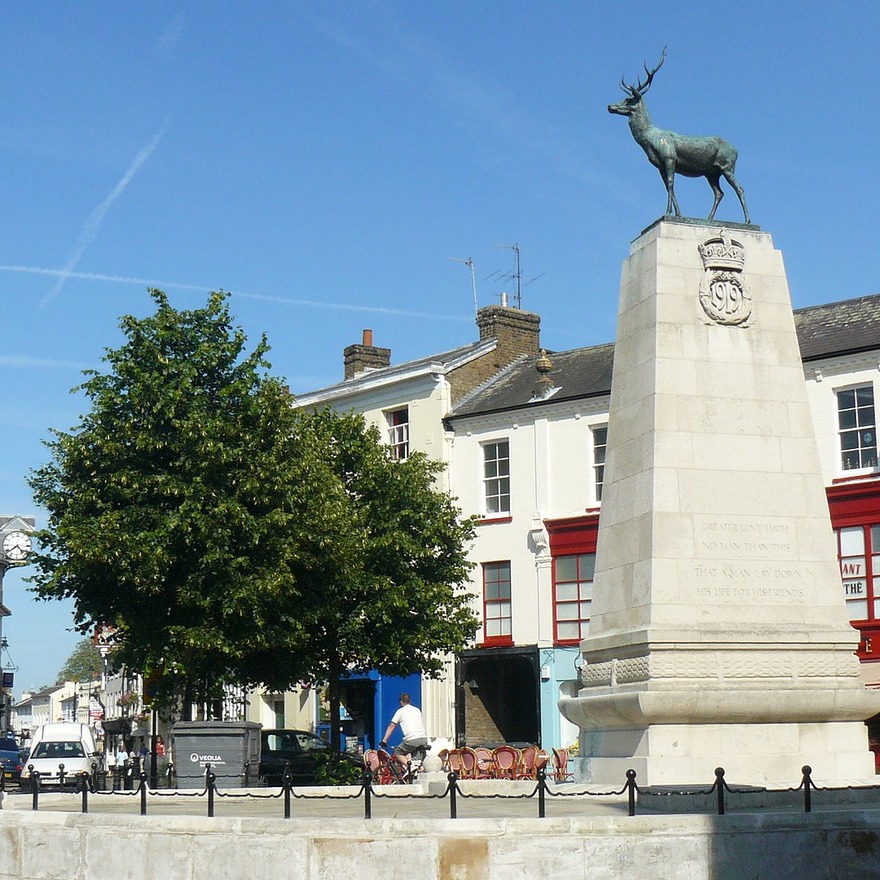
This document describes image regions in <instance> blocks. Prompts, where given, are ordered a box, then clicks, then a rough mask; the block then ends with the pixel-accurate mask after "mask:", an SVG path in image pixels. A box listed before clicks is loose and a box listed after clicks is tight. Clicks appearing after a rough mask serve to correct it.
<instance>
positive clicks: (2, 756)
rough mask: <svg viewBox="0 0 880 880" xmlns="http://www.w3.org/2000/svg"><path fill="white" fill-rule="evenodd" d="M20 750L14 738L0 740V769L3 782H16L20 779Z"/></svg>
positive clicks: (8, 737)
mask: <svg viewBox="0 0 880 880" xmlns="http://www.w3.org/2000/svg"><path fill="white" fill-rule="evenodd" d="M22 764H23V762H22V759H21V750H20V749H19V747H18V743H17V742H16V741H15V737H13V736H7V737H4V738H3V739H0V767H2V773H3V781H4V782H18V780H19V779H21V768H22Z"/></svg>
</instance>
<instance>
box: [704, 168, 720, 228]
mask: <svg viewBox="0 0 880 880" xmlns="http://www.w3.org/2000/svg"><path fill="white" fill-rule="evenodd" d="M706 180H708V181H709V186H711V187H712V192H713V193H715V204H714V205H712V210H711V211H710V212H709V219H710V220H714V219H715V212H716V211H717V210H718V206H719V205H720V204H721V200H722V199H723V198H724V191H723V190H722V189H721V185H720V182H721V172H720V171H713V172H711V173H710V174H707V175H706Z"/></svg>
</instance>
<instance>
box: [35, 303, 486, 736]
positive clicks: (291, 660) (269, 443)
mask: <svg viewBox="0 0 880 880" xmlns="http://www.w3.org/2000/svg"><path fill="white" fill-rule="evenodd" d="M151 296H152V297H153V300H154V301H155V304H156V312H155V314H154V315H152V316H149V317H147V318H135V317H131V316H128V317H125V318H123V319H122V322H121V326H122V330H123V333H124V335H125V337H126V341H125V343H124V344H123V345H122V346H121V347H120V348H118V349H112V350H108V351H107V352H106V354H105V358H104V360H105V363H106V364H107V365H108V370H107V371H106V372H103V373H101V372H97V371H91V372H89V373H88V374H87V379H86V381H85V382H84V384H83V385H82V386H81V390H82V391H83V392H84V393H85V395H86V397H87V398H88V399H89V401H90V403H91V409H90V411H89V412H88V413H87V414H86V415H84V416H82V417H81V419H80V422H79V424H78V425H77V426H76V427H74V428H73V429H72V430H71V431H68V432H65V431H55V432H53V437H52V439H50V440H49V441H48V442H47V446H48V448H49V450H50V452H51V461H50V462H49V463H48V464H46V465H44V466H43V467H41V468H39V469H38V470H36V471H35V472H34V473H33V474H32V475H31V478H30V485H31V487H32V489H33V491H34V496H35V500H36V501H37V503H38V504H40V505H41V506H42V507H43V508H45V509H46V510H47V511H48V513H49V520H48V524H47V527H46V529H44V530H43V531H42V532H40V533H39V534H38V536H37V537H38V538H39V546H40V551H39V552H38V554H37V555H36V556H35V559H34V562H35V565H36V574H34V575H33V576H32V577H31V581H32V582H33V583H34V585H35V586H34V589H35V591H36V593H37V595H38V596H40V597H41V598H44V599H56V598H57V599H64V598H71V599H73V602H74V616H75V623H76V625H77V627H78V628H79V629H80V630H81V631H82V632H89V631H91V630H92V629H93V628H94V627H95V626H96V625H99V624H100V625H105V626H107V625H109V626H112V627H115V628H116V637H117V643H118V647H117V648H116V650H115V651H114V660H115V662H116V663H117V665H121V664H125V665H126V666H127V667H128V668H130V669H137V670H139V671H141V672H143V673H144V674H145V675H147V676H149V677H150V678H151V679H152V681H153V682H155V684H156V685H157V690H158V695H159V696H158V698H159V702H160V703H165V704H166V705H167V704H170V703H171V701H172V699H173V698H180V697H181V696H182V697H183V705H184V706H185V707H188V706H189V705H190V703H191V702H192V701H209V700H214V699H217V698H219V697H220V696H221V694H222V689H223V686H224V685H227V684H234V685H260V684H262V685H265V686H266V687H268V688H270V689H272V690H283V689H286V688H288V687H290V686H292V685H293V684H295V683H296V682H298V681H304V680H308V681H316V682H317V681H320V682H326V683H327V687H328V692H329V693H328V695H329V697H330V703H331V720H332V722H333V724H332V730H333V737H334V744H335V745H336V746H337V748H338V728H339V724H338V721H339V699H338V680H339V677H340V676H342V675H344V674H345V673H346V672H347V671H349V670H357V669H370V668H378V669H379V670H380V671H382V672H384V673H389V674H405V673H410V672H415V671H422V672H423V673H424V674H426V675H428V676H439V675H440V674H441V673H442V670H443V659H442V657H443V655H444V654H446V653H449V652H454V651H456V650H459V649H460V648H461V647H463V646H464V645H465V644H466V643H467V641H468V640H469V639H470V638H472V637H473V634H474V632H475V630H476V619H475V617H474V615H473V612H472V611H471V610H470V603H469V597H468V594H467V593H466V591H465V590H464V588H463V586H462V585H463V584H464V583H465V581H466V579H467V574H468V571H469V569H470V563H469V562H468V561H467V557H466V547H467V545H468V544H469V543H470V541H471V539H472V538H473V523H472V522H471V521H470V520H464V521H462V520H461V519H460V517H459V512H458V510H457V509H456V507H455V504H454V502H453V500H452V499H451V498H450V497H449V496H448V495H446V494H445V493H442V492H440V491H438V490H437V489H436V487H435V484H434V480H435V477H436V474H437V473H438V471H439V469H440V467H441V466H440V465H438V464H437V463H434V462H431V461H430V460H428V459H427V458H426V457H425V456H423V455H412V456H410V458H408V459H407V460H405V461H401V462H394V461H391V460H390V459H389V457H388V455H387V450H386V449H385V447H384V446H383V445H382V443H381V439H380V436H379V433H378V431H377V430H376V429H375V428H367V427H366V425H365V423H364V420H363V418H362V417H360V416H356V415H338V414H335V413H332V412H330V411H319V412H316V413H308V412H305V411H303V410H299V409H297V408H296V407H295V406H293V405H291V399H290V396H289V393H288V392H287V390H286V388H285V387H284V386H283V385H282V384H281V382H280V381H279V380H277V379H273V378H271V377H270V376H268V375H267V370H268V367H269V365H268V363H267V362H266V360H265V354H266V352H267V350H268V346H267V344H266V340H265V339H262V340H261V341H260V343H259V344H258V345H257V346H256V347H255V349H254V351H253V352H252V353H250V354H247V353H246V352H245V342H246V340H245V337H244V334H243V332H242V331H241V330H240V329H238V328H234V327H233V326H232V323H231V319H230V316H229V312H228V307H227V302H226V299H227V295H226V294H224V293H222V292H220V293H214V294H212V295H211V297H210V299H209V301H208V304H207V305H206V307H205V308H203V309H198V310H194V311H177V310H175V309H173V308H172V307H171V306H170V305H169V303H168V300H167V298H166V296H165V294H163V293H162V292H161V291H156V290H153V291H151Z"/></svg>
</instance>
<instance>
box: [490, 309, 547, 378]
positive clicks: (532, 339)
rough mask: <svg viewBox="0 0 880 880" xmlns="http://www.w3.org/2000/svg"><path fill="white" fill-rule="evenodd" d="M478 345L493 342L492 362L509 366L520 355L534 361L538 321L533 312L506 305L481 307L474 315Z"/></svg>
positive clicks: (536, 351) (537, 348) (538, 346)
mask: <svg viewBox="0 0 880 880" xmlns="http://www.w3.org/2000/svg"><path fill="white" fill-rule="evenodd" d="M477 327H478V328H479V330H480V341H482V340H484V339H493V338H494V339H497V340H498V348H497V349H496V359H497V360H498V362H499V364H500V365H505V364H509V363H510V362H511V361H512V360H515V359H516V358H518V357H519V356H520V355H522V354H525V355H529V357H537V356H538V352H540V350H541V346H540V339H541V318H540V316H539V315H536V314H534V312H524V311H522V309H512V308H510V307H509V306H506V305H500V306H485V307H484V308H482V309H480V310H479V311H478V312H477Z"/></svg>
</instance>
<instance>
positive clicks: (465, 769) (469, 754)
mask: <svg viewBox="0 0 880 880" xmlns="http://www.w3.org/2000/svg"><path fill="white" fill-rule="evenodd" d="M460 751H461V774H460V778H461V779H476V778H477V763H478V762H477V753H476V752H475V751H474V750H473V749H471V748H468V747H467V746H462V748H461V750H460Z"/></svg>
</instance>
